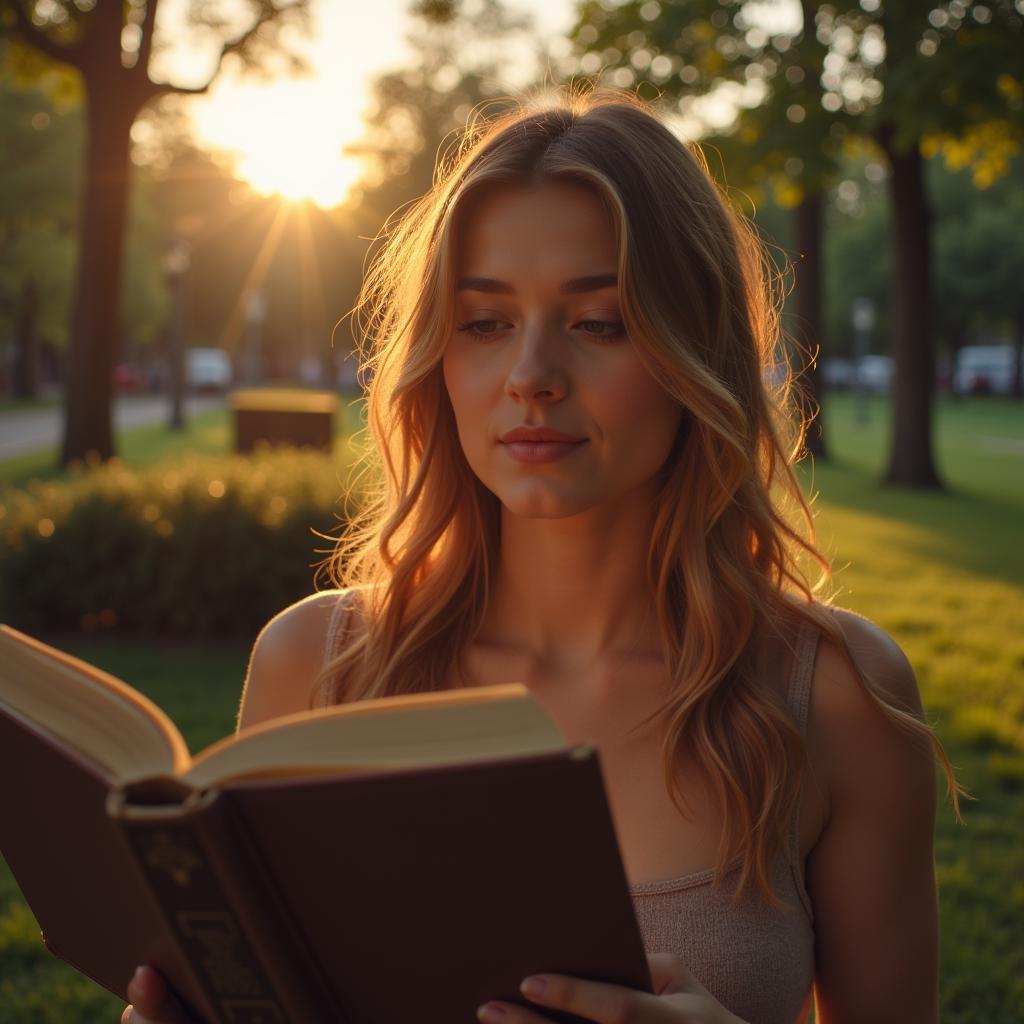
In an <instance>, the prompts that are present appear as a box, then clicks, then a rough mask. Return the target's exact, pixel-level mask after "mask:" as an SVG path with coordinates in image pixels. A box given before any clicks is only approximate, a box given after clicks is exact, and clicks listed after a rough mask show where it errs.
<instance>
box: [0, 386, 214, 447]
mask: <svg viewBox="0 0 1024 1024" xmlns="http://www.w3.org/2000/svg"><path fill="white" fill-rule="evenodd" d="M223 404H224V397H223V396H222V395H190V396H189V397H188V398H187V399H186V400H185V415H186V416H190V415H193V414H195V413H200V412H205V411H206V410H207V409H213V408H216V407H218V406H221V405H223ZM113 412H114V431H115V433H120V432H121V431H122V430H130V429H132V427H144V426H148V425H149V424H151V423H160V422H162V421H163V422H166V421H169V420H170V417H171V400H170V397H169V396H167V395H118V396H117V397H116V398H115V399H114V410H113ZM63 429H64V410H63V408H62V407H61V406H59V405H55V406H49V407H47V408H43V409H20V410H17V411H13V412H0V460H3V459H9V458H12V457H13V456H15V455H25V454H27V453H28V452H34V451H38V450H40V449H42V448H52V447H55V446H57V445H59V444H60V443H61V440H62V437H63Z"/></svg>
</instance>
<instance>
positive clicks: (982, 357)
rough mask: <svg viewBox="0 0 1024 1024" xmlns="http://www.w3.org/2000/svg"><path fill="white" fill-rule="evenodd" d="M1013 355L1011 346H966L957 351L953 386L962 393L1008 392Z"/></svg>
mask: <svg viewBox="0 0 1024 1024" xmlns="http://www.w3.org/2000/svg"><path fill="white" fill-rule="evenodd" d="M1016 358H1017V354H1016V352H1015V351H1014V348H1013V345H967V346H965V347H964V348H962V349H960V351H959V352H957V354H956V372H955V373H954V375H953V385H954V389H955V390H956V391H957V392H958V393H959V394H962V395H964V394H967V395H1008V394H1010V392H1011V391H1012V390H1013V370H1014V366H1015V364H1016Z"/></svg>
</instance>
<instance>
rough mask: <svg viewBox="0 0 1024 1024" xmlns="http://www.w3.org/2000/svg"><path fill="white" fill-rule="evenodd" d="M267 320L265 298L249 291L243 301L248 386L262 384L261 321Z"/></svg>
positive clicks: (259, 293) (260, 293)
mask: <svg viewBox="0 0 1024 1024" xmlns="http://www.w3.org/2000/svg"><path fill="white" fill-rule="evenodd" d="M266 318H267V298H266V296H265V295H264V294H263V292H259V291H251V292H249V294H248V295H247V296H246V300H245V328H246V330H245V335H246V337H245V342H246V344H245V354H246V359H245V361H246V364H247V365H246V379H247V380H248V382H249V383H250V384H262V383H263V321H264V320H266Z"/></svg>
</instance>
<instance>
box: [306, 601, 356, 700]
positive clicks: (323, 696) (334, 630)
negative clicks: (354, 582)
mask: <svg viewBox="0 0 1024 1024" xmlns="http://www.w3.org/2000/svg"><path fill="white" fill-rule="evenodd" d="M353 597H354V593H353V591H351V590H341V591H339V592H338V598H337V600H336V601H335V603H334V607H333V608H332V609H331V614H330V617H329V618H328V620H327V635H326V638H325V640H324V654H323V661H322V663H321V667H322V668H326V667H327V666H328V665H329V664H330V663H331V661H332V660H333V659H334V658H335V657H336V656H337V655H338V652H339V651H340V650H341V648H342V646H343V645H344V642H345V637H346V635H347V634H348V631H349V627H350V626H351V623H352V611H353ZM338 683H339V680H338V678H337V676H336V674H335V675H329V676H326V677H325V678H324V679H323V680H321V682H320V686H319V687H318V688H317V690H316V692H315V693H314V695H313V698H312V701H311V707H314V708H317V707H330V706H332V705H333V704H336V703H337V702H338V695H337V688H338Z"/></svg>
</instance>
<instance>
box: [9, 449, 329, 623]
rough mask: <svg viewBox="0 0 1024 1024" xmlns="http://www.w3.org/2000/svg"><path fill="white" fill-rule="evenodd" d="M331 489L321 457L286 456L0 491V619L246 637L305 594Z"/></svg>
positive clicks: (87, 473) (85, 474)
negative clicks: (240, 635)
mask: <svg viewBox="0 0 1024 1024" xmlns="http://www.w3.org/2000/svg"><path fill="white" fill-rule="evenodd" d="M343 491H344V487H343V481H342V479H341V471H340V470H339V468H338V466H337V465H336V463H335V462H334V461H333V460H332V459H331V457H330V456H328V455H325V454H322V453H316V452H306V451H297V450H294V449H276V450H270V451H262V452H259V453H257V454H255V455H253V456H250V457H242V456H229V457H214V456H191V457H189V458H187V459H185V460H175V461H173V462H170V461H165V462H162V463H158V464H155V465H153V466H151V467H148V468H146V469H142V470H132V469H128V468H126V467H125V466H124V465H123V464H120V463H117V462H114V463H111V464H108V465H106V466H103V467H100V468H96V469H91V470H81V471H78V472H75V473H73V474H72V475H71V476H70V477H68V478H67V479H65V480H62V481H47V482H37V481H34V482H33V483H32V484H30V485H29V487H28V488H27V489H26V490H18V491H8V492H6V493H4V494H2V495H0V618H2V619H3V620H4V621H6V622H8V623H10V624H11V625H13V626H16V627H18V628H21V629H25V630H27V631H32V630H40V629H51V628H52V629H60V628H72V629H85V630H96V629H108V628H116V629H118V630H123V631H126V632H161V633H186V634H194V635H238V634H248V635H251V634H252V633H253V631H254V630H257V629H259V628H260V627H261V626H262V625H263V624H264V623H265V622H266V621H267V619H269V618H270V617H271V616H272V615H273V614H275V613H276V612H278V611H280V610H281V608H283V607H284V606H285V605H287V604H289V603H291V602H292V601H295V600H298V599H299V598H300V597H303V596H305V595H306V594H309V593H311V592H312V591H313V590H314V589H315V587H314V574H315V566H316V564H317V563H319V562H320V561H321V560H322V559H323V558H324V557H325V556H326V554H327V552H328V551H329V550H330V548H331V547H332V541H331V539H330V538H333V537H334V536H336V535H337V532H338V530H339V529H340V528H341V526H342V525H343V522H344V519H345V515H346V508H345V505H344V502H343V500H342V494H343ZM318 533H319V534H327V535H328V537H327V538H325V537H322V536H318V535H317V534H318Z"/></svg>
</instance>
